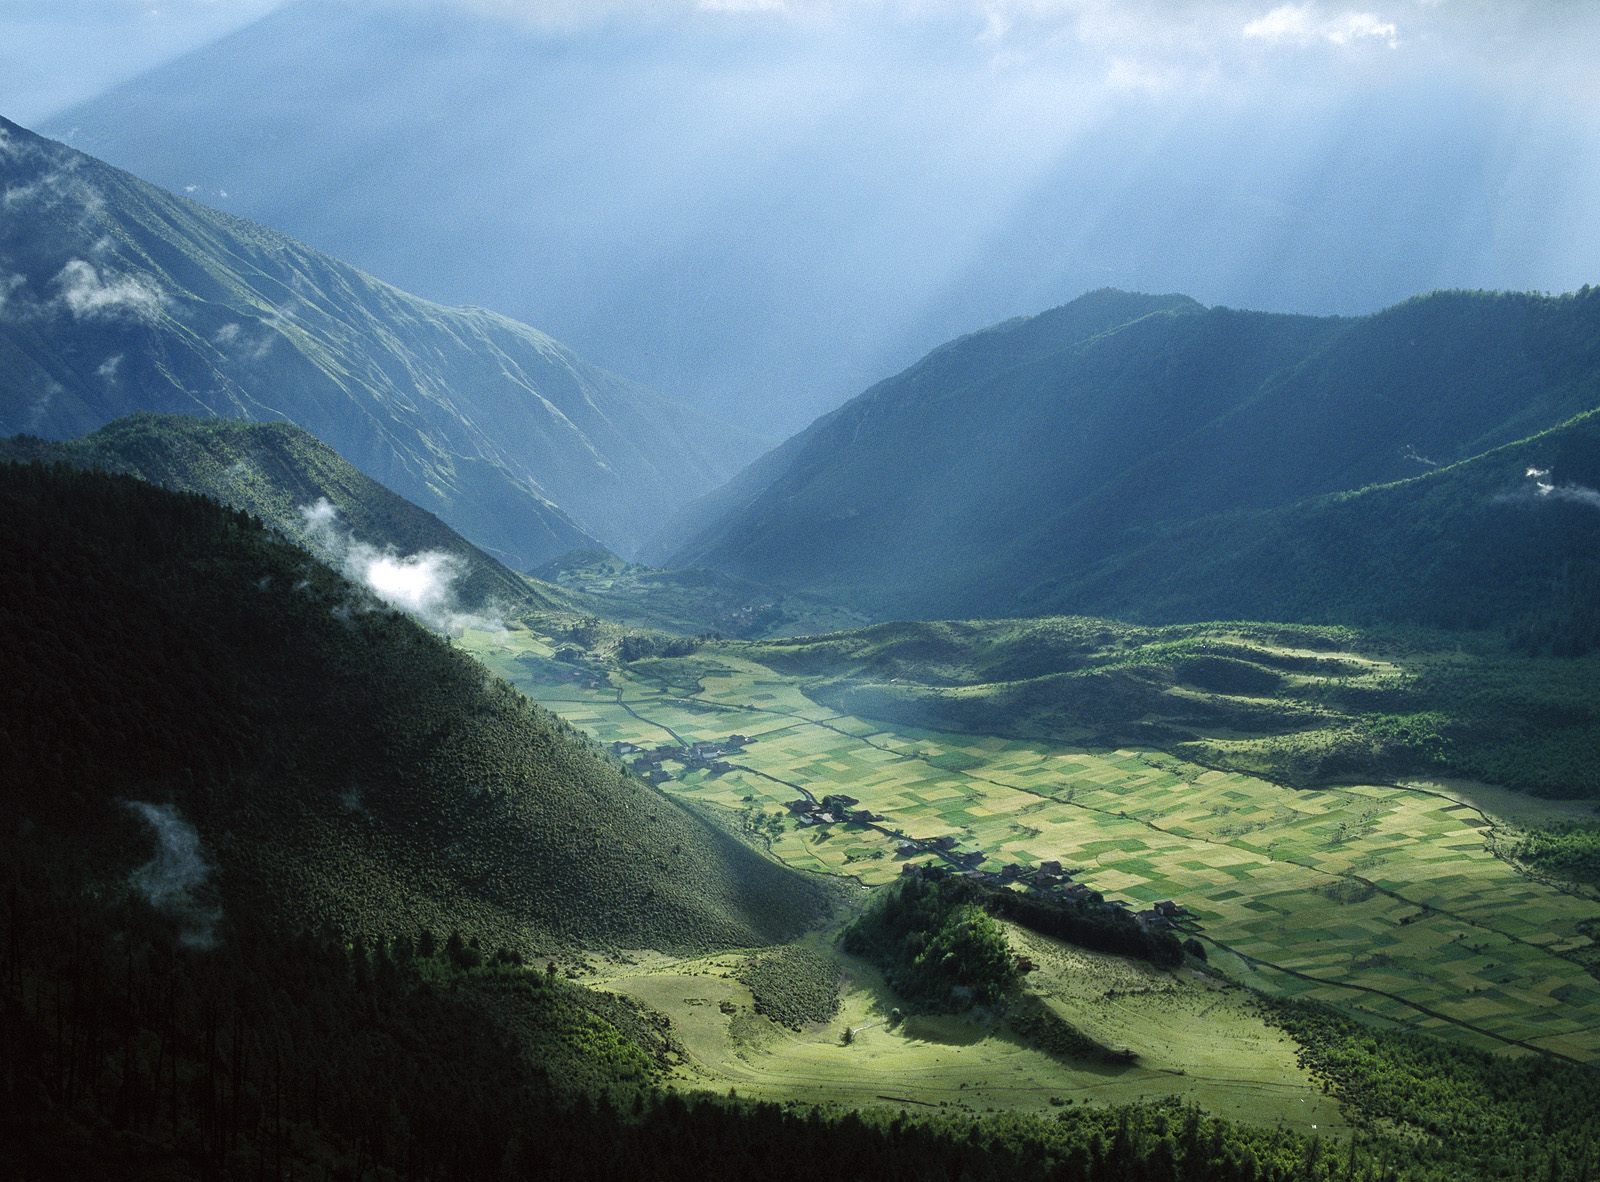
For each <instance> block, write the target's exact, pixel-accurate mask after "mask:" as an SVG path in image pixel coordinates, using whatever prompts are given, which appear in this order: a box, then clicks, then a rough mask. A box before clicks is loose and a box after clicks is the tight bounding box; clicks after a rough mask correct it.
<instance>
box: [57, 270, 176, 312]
mask: <svg viewBox="0 0 1600 1182" xmlns="http://www.w3.org/2000/svg"><path fill="white" fill-rule="evenodd" d="M55 286H56V288H57V289H58V292H59V296H58V298H59V299H60V301H61V303H62V304H63V305H65V307H66V309H67V310H68V311H69V312H71V313H72V318H73V319H74V320H121V319H134V320H154V319H156V317H158V316H159V315H160V314H161V308H162V305H163V304H164V303H165V302H166V300H165V297H164V296H163V295H162V293H161V289H160V288H159V287H157V286H156V285H155V283H154V282H153V281H151V280H149V279H147V278H145V277H143V276H138V275H109V274H102V273H101V272H100V271H99V269H98V268H96V267H95V265H94V264H93V263H90V262H86V261H84V260H83V259H73V260H71V261H70V262H68V263H67V265H66V266H64V267H62V268H61V273H60V274H59V275H57V276H56V278H55Z"/></svg>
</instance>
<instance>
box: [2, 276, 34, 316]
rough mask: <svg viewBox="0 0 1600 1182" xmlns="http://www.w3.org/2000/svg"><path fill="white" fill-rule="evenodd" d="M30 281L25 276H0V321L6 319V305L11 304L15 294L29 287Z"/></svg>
mask: <svg viewBox="0 0 1600 1182" xmlns="http://www.w3.org/2000/svg"><path fill="white" fill-rule="evenodd" d="M27 283H28V280H27V277H26V276H23V275H0V319H4V317H5V311H6V305H7V304H8V303H10V302H11V297H12V295H13V294H14V293H16V292H18V291H21V290H22V289H23V288H24V287H25V286H27Z"/></svg>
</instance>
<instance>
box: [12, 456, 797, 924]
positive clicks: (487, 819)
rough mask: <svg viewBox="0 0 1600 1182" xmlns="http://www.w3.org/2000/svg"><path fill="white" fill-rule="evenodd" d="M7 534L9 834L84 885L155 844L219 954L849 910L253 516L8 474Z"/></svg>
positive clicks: (147, 490)
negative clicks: (229, 928)
mask: <svg viewBox="0 0 1600 1182" xmlns="http://www.w3.org/2000/svg"><path fill="white" fill-rule="evenodd" d="M0 521H3V522H4V523H5V527H4V528H3V529H0V627H3V629H4V630H5V633H6V635H7V636H8V637H9V638H10V640H9V641H8V643H7V646H6V654H5V658H4V665H5V676H4V678H3V682H4V684H3V686H0V784H4V785H5V792H4V799H3V803H4V809H5V812H6V814H7V816H8V818H9V819H8V820H7V822H6V825H7V829H8V831H9V832H26V833H28V834H29V835H30V837H31V840H33V841H35V842H37V843H40V844H42V845H45V846H48V847H49V848H50V849H51V850H52V851H53V855H52V856H53V859H54V861H55V864H56V865H57V866H58V867H59V868H60V869H61V871H62V873H63V874H72V873H80V872H81V874H82V876H83V879H84V881H100V880H101V879H102V878H103V877H104V876H105V875H106V873H107V872H108V868H120V869H118V870H115V873H116V874H118V875H126V874H127V873H129V872H131V871H133V870H134V869H135V868H136V867H138V866H139V865H140V863H141V862H142V861H144V860H146V859H148V858H149V849H150V842H151V834H152V833H153V832H154V833H155V834H156V835H157V836H158V837H159V838H160V839H161V841H162V842H165V843H167V846H168V847H169V848H171V849H174V850H176V851H177V853H176V854H175V855H174V856H175V857H176V858H177V859H178V861H179V862H180V863H182V866H184V867H187V868H188V870H189V877H188V878H187V879H184V880H182V881H176V882H175V883H174V884H169V885H174V886H175V888H178V887H181V888H182V889H174V890H172V891H169V892H166V893H163V891H162V890H156V891H155V893H154V895H153V896H152V898H153V900H154V901H155V902H157V904H158V905H161V904H162V901H163V900H165V901H166V902H167V903H170V904H171V905H172V908H171V909H172V910H173V911H174V912H176V913H178V918H179V919H180V920H181V922H182V923H183V924H184V926H185V929H186V931H188V933H189V934H190V936H191V938H192V939H194V940H196V941H203V940H206V939H209V938H210V937H211V934H212V932H213V930H214V929H216V928H217V927H218V925H226V924H227V922H228V917H229V915H230V914H233V913H234V912H235V911H238V912H240V913H243V914H248V915H249V916H250V917H252V920H253V921H254V922H257V923H264V924H268V925H269V926H272V927H274V928H275V929H277V930H280V931H294V930H299V929H302V928H304V927H306V926H321V925H326V926H328V927H330V928H333V929H336V930H339V931H341V932H344V933H345V934H346V935H347V936H348V935H350V934H354V933H366V934H367V935H369V936H377V935H381V934H385V933H387V934H394V933H395V932H396V931H397V930H407V929H409V930H412V931H414V930H416V929H417V928H418V927H421V926H427V927H430V928H432V929H433V930H434V931H436V932H441V933H442V932H446V931H449V930H450V929H452V928H454V929H458V930H460V931H461V932H463V933H464V934H466V935H469V936H475V937H479V938H481V939H482V940H483V941H484V942H485V943H486V944H487V946H489V947H494V946H496V945H504V946H505V947H507V948H510V949H512V950H514V951H518V952H521V953H523V954H525V955H526V954H528V953H532V952H535V951H538V950H546V951H548V950H552V949H557V948H575V947H591V948H592V947H597V946H610V947H621V948H639V947H655V948H661V949H694V948H706V947H712V946H729V945H736V946H742V945H749V944H753V943H766V942H770V941H773V940H777V939H781V938H786V937H788V936H790V935H792V934H794V933H795V932H797V931H798V930H800V929H802V928H804V927H805V926H806V925H807V924H808V923H809V922H811V921H812V920H813V919H815V918H816V917H817V916H818V915H819V913H820V911H821V910H822V909H823V907H824V905H825V898H826V892H825V890H824V888H822V887H821V886H819V885H816V884H814V883H813V882H812V881H810V880H808V879H806V878H804V877H801V876H797V875H795V874H792V873H790V872H788V871H786V870H784V869H783V868H781V867H779V866H777V865H776V864H774V863H772V862H769V861H767V860H765V859H763V858H761V857H760V856H758V855H756V854H755V853H753V852H752V851H750V850H749V849H748V848H747V847H745V846H743V845H742V844H740V843H739V842H737V841H736V840H734V839H733V838H731V837H729V836H727V835H726V834H725V833H724V832H723V831H722V830H720V829H718V828H717V827H715V826H714V825H711V824H710V823H708V822H705V821H703V820H701V819H700V818H698V817H696V816H694V815H692V814H690V813H688V812H686V811H685V810H684V809H683V808H681V807H680V806H678V805H676V804H674V803H673V802H672V801H670V800H668V799H667V798H665V797H664V796H662V795H661V794H660V793H658V792H656V791H654V790H653V789H650V788H648V787H646V786H645V785H644V784H643V783H642V782H640V781H639V780H637V779H635V778H633V777H631V776H629V775H627V774H626V773H624V772H623V771H622V770H621V769H620V768H619V767H618V766H617V765H616V764H615V763H613V762H612V761H610V760H608V759H607V758H605V757H604V756H603V755H601V754H600V752H599V751H598V750H597V749H596V748H595V747H594V746H592V745H591V744H589V743H587V742H585V741H583V740H582V739H580V738H579V737H578V736H576V735H575V734H574V733H573V732H572V731H571V729H570V728H569V727H567V726H566V725H565V724H563V723H560V722H559V721H557V720H556V719H554V718H553V717H552V716H550V715H549V714H547V713H545V712H544V711H542V710H540V709H538V708H536V707H533V706H531V705H530V704H529V703H528V702H527V701H526V700H525V699H524V698H522V697H521V696H520V695H519V694H517V693H516V692H515V691H514V690H512V689H511V688H510V687H509V686H507V685H505V684H504V683H503V682H499V681H496V680H494V679H492V678H490V677H489V676H488V675H487V673H486V672H485V670H484V669H483V668H482V667H481V666H480V665H478V664H476V663H475V662H473V661H472V660H470V659H468V658H467V657H465V656H463V655H462V654H460V653H458V652H457V651H455V650H454V649H452V648H451V647H450V646H449V645H448V644H447V643H445V642H444V641H441V640H439V639H437V638H435V637H433V636H431V635H429V634H428V633H427V632H425V631H423V630H422V629H421V628H420V627H418V626H417V625H416V624H414V623H412V622H411V621H410V620H408V619H406V618H405V617H403V616H401V615H399V614H398V613H395V612H391V611H387V610H383V609H382V608H381V607H380V606H379V605H378V604H376V603H375V602H374V601H373V600H372V599H371V597H370V596H367V595H365V594H364V593H362V592H360V591H359V590H358V589H357V588H355V587H353V586H352V585H350V584H349V583H347V582H345V581H344V580H343V579H341V578H340V577H338V576H337V575H335V574H334V573H333V572H332V571H330V570H329V569H328V568H326V567H324V566H321V565H320V564H319V563H317V562H316V561H315V560H313V559H312V558H310V557H309V556H308V555H306V554H305V553H304V552H303V551H301V550H299V549H297V548H295V547H293V546H290V545H287V544H285V543H283V542H280V541H276V540H274V539H273V538H272V537H271V536H270V535H268V534H267V533H266V532H265V531H263V529H262V528H261V527H260V526H258V525H255V524H253V523H252V522H251V520H250V519H249V518H247V517H246V516H245V515H243V514H241V513H239V512H237V511H235V510H229V509H224V508H222V507H221V506H218V505H217V504H215V503H214V502H212V501H208V500H205V499H203V498H200V497H195V496H190V495H186V494H177V493H173V492H169V491H167V490H164V489H159V488H156V487H154V486H152V485H149V484H145V483H142V482H139V481H136V480H133V479H130V478H128V477H124V476H112V475H106V474H102V473H97V472H74V471H70V470H67V469H62V468H55V469H46V468H43V467H40V466H22V465H0ZM19 827H20V828H19ZM174 843H175V844H174ZM202 867H209V868H210V869H209V871H207V870H204V869H201V868H202ZM135 881H136V882H137V881H138V880H137V879H135Z"/></svg>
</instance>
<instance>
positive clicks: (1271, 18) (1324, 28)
mask: <svg viewBox="0 0 1600 1182" xmlns="http://www.w3.org/2000/svg"><path fill="white" fill-rule="evenodd" d="M1242 33H1243V36H1244V37H1245V39H1246V40H1255V41H1265V42H1268V43H1271V44H1287V45H1295V46H1307V45H1315V44H1317V43H1318V42H1326V43H1327V44H1329V45H1339V46H1345V45H1354V44H1357V43H1360V42H1363V41H1380V42H1382V43H1384V44H1386V45H1388V46H1389V47H1390V48H1391V49H1393V48H1395V47H1396V46H1398V45H1399V44H1400V30H1399V29H1398V27H1397V26H1396V25H1395V23H1394V22H1393V21H1386V20H1384V19H1383V18H1381V17H1378V16H1375V15H1374V14H1372V13H1370V12H1354V11H1350V12H1338V13H1331V14H1329V13H1325V12H1323V11H1322V10H1321V9H1320V8H1319V7H1318V6H1316V5H1315V4H1309V3H1306V4H1280V5H1279V6H1278V7H1276V8H1274V9H1272V11H1270V12H1268V13H1266V14H1265V15H1264V16H1260V17H1257V18H1256V19H1255V20H1253V21H1250V22H1249V23H1248V24H1246V25H1245V26H1244V29H1243V30H1242Z"/></svg>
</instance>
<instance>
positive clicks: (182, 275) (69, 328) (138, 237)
mask: <svg viewBox="0 0 1600 1182" xmlns="http://www.w3.org/2000/svg"><path fill="white" fill-rule="evenodd" d="M0 184H3V186H4V188H5V192H6V194H7V205H8V209H9V211H10V213H9V216H8V218H7V221H6V223H5V225H4V226H3V227H0V278H3V282H4V285H5V299H4V301H3V303H0V359H3V360H4V361H5V363H6V366H5V372H6V374H7V375H8V376H7V377H6V379H5V381H4V384H3V385H0V395H3V398H0V431H3V432H5V433H8V434H9V433H15V432H29V433H33V434H39V435H44V436H49V437H55V438H59V437H65V436H73V435H78V434H81V433H83V432H84V431H87V430H92V429H94V428H96V427H99V426H101V425H103V424H104V423H105V422H108V421H110V420H111V419H114V418H118V417H121V415H122V414H125V413H128V412H129V411H133V410H155V411H166V412H180V413H188V414H195V413H200V414H213V415H221V416H225V417H242V418H251V419H258V420H270V419H287V420H290V421H294V422H297V423H299V425H301V426H303V427H305V428H307V429H308V430H310V431H311V432H312V433H313V434H315V435H317V436H318V437H319V438H321V439H323V440H324V441H325V442H327V443H329V444H330V445H331V446H333V447H334V448H335V450H337V451H339V452H340V454H341V455H343V456H344V457H345V458H346V459H348V460H349V461H350V462H351V463H353V464H355V465H356V467H358V468H359V469H361V470H362V471H363V472H365V473H366V474H367V475H369V476H372V477H373V478H374V479H376V480H378V481H379V482H380V483H382V484H384V485H386V486H388V487H390V488H392V489H393V490H394V491H396V492H398V493H400V494H401V495H402V496H405V497H407V498H408V499H410V500H412V501H414V502H415V503H417V504H419V505H421V506H422V507H424V508H426V509H429V510H430V511H433V512H435V513H436V514H437V515H438V516H440V517H441V518H443V519H444V520H446V521H447V522H449V523H450V524H451V525H452V526H454V527H455V528H456V529H458V530H460V531H461V532H462V533H463V534H465V535H466V536H467V537H468V538H469V539H471V540H472V541H473V542H474V543H475V544H477V545H479V546H482V547H484V548H486V549H489V550H491V551H492V552H494V553H495V554H496V555H497V556H498V557H500V558H501V559H502V560H504V561H507V562H509V563H510V564H511V565H513V566H516V567H519V568H527V567H531V566H535V565H538V564H539V563H540V562H544V561H548V560H549V559H550V558H553V557H555V556H557V555H558V554H560V553H562V552H564V551H567V550H572V549H584V548H590V547H592V546H593V545H595V544H596V542H597V540H598V541H601V542H604V543H607V544H609V545H610V546H611V547H613V548H620V549H622V550H628V549H630V548H632V547H634V546H636V545H637V544H638V542H639V540H640V539H641V538H642V537H643V536H644V534H645V533H646V532H647V531H648V529H649V528H650V525H651V522H653V520H654V519H655V516H656V515H657V513H658V512H659V511H660V506H663V505H666V506H670V505H672V504H675V503H677V502H678V501H680V500H682V499H684V498H686V497H687V496H689V495H692V494H693V493H694V492H695V491H698V490H703V489H709V488H710V487H711V486H712V485H713V484H715V483H718V482H719V481H720V479H721V478H722V477H723V476H725V475H727V474H729V473H730V471H731V469H732V467H733V460H732V459H730V457H736V456H738V455H740V454H741V453H742V454H748V453H749V452H750V451H752V450H753V448H752V447H751V445H750V443H749V441H748V440H747V439H746V438H745V437H744V436H743V435H742V434H741V433H740V432H738V431H737V430H734V429H732V428H725V427H721V426H719V425H718V424H715V423H712V422H711V421H709V420H706V419H704V418H702V417H700V416H699V415H697V414H696V413H695V412H692V411H689V410H687V409H685V408H682V407H679V406H677V405H675V404H673V403H671V402H670V401H669V400H667V399H665V398H663V397H661V396H660V395H657V394H654V393H652V392H650V391H647V390H645V389H644V388H643V387H640V386H638V385H637V384H635V383H631V382H627V381H625V380H623V379H620V378H616V377H614V376H612V375H610V374H607V373H605V372H604V371H601V370H598V369H596V368H594V367H592V366H589V365H587V364H586V363H584V362H582V361H581V360H580V359H579V358H577V357H576V356H575V355H573V354H572V353H571V352H570V351H569V350H567V349H566V348H565V347H564V346H562V345H560V344H559V343H558V342H556V341H554V340H552V339H551V338H549V337H548V336H546V335H545V334H543V333H540V332H538V331H537V330H536V329H532V328H529V327H527V326H525V325H521V324H518V323H517V322H515V321H513V320H511V319H509V318H507V317H504V316H500V315H499V314H497V313H493V312H488V311H484V310H482V309H471V308H468V309H449V308H444V307H443V306H441V305H437V304H434V303H431V302H429V301H426V300H422V299H419V298H417V297H414V296H410V295H408V294H407V293H405V292H402V291H400V290H399V289H398V288H394V287H392V286H390V285H389V284H386V283H384V282H382V281H381V280H377V279H374V278H372V277H371V276H368V275H366V274H365V273H364V272H361V271H359V270H357V269H356V268H353V267H349V266H347V265H345V264H343V263H340V262H337V261H336V260H333V259H331V258H328V257H327V256H325V255H321V254H319V253H317V252H315V251H313V250H310V249H309V248H307V247H304V246H302V245H301V244H299V243H297V242H295V241H294V240H292V239H290V238H288V237H287V236H285V235H282V234H279V233H277V232H276V231H272V230H269V229H266V228H264V227H261V226H258V225H256V224H254V223H251V222H247V221H245V220H243V219H240V218H237V217H234V216H233V215H230V214H226V213H223V212H220V211H217V210H214V209H211V208H209V207H207V206H204V205H200V204H198V203H196V202H194V201H191V200H189V199H187V198H184V197H180V196H177V195H175V194H171V193H168V192H165V191H164V190H161V189H159V188H157V187H155V186H152V185H148V184H146V183H145V182H143V181H141V180H139V179H138V178H136V177H133V176H132V175H131V174H128V173H125V172H122V171H121V170H118V169H114V168H112V167H111V166H109V165H106V164H103V163H101V162H99V161H96V160H94V159H93V158H92V157H88V156H85V155H83V154H81V153H78V152H76V151H75V150H73V149H71V148H69V147H67V146H65V145H62V144H58V143H54V142H52V141H49V140H46V139H44V138H42V137H39V136H36V135H34V134H33V133H31V132H29V131H27V130H25V129H23V128H21V127H19V126H17V125H16V124H13V123H10V122H9V121H4V120H0Z"/></svg>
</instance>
